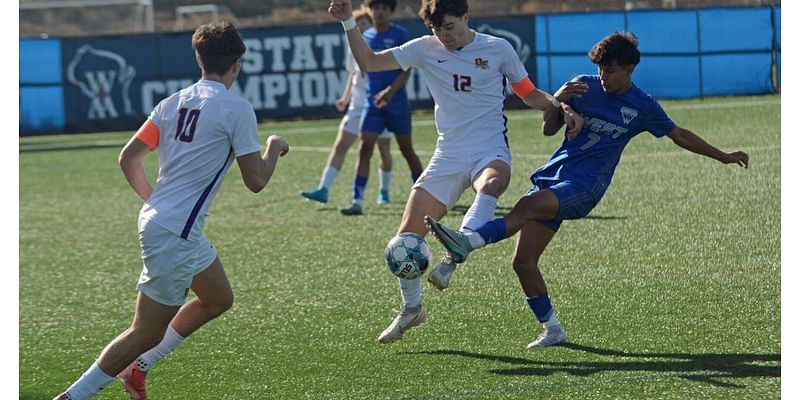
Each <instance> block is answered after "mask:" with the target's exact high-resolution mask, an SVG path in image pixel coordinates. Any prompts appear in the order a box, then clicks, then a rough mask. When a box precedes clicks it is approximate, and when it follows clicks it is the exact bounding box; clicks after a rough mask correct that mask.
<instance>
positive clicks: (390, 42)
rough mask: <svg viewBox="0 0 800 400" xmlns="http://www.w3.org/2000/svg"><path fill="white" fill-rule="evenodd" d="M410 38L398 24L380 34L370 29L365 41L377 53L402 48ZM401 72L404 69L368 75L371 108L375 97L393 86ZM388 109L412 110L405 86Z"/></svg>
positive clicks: (366, 32) (365, 33)
mask: <svg viewBox="0 0 800 400" xmlns="http://www.w3.org/2000/svg"><path fill="white" fill-rule="evenodd" d="M410 38H411V35H409V33H408V31H407V30H406V28H403V27H402V26H400V25H397V24H389V29H387V30H385V31H383V32H378V31H377V30H376V29H375V28H374V27H372V28H369V29H367V30H366V31H365V32H364V40H365V41H366V42H367V45H369V47H370V48H372V51H374V52H376V53H377V52H380V51H383V50H386V49H390V48H392V47H396V46H400V45H401V44H403V43H405V42H407V41H408V40H409V39H410ZM401 72H403V70H402V69H394V70H391V71H381V72H369V73H367V79H368V81H369V84H368V85H367V97H368V101H369V105H370V106H374V104H375V95H376V94H377V93H379V92H380V91H381V90H383V89H385V88H386V87H387V86H389V85H391V84H392V82H394V80H395V79H397V76H398V75H400V73H401ZM386 108H387V109H392V110H397V109H403V108H405V109H408V110H410V109H411V107H410V105H409V104H408V95H406V88H405V86H403V87H402V88H401V89H400V90H398V91H397V92H396V93H395V94H394V96H393V97H392V100H391V102H389V105H388V106H386Z"/></svg>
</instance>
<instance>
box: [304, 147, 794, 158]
mask: <svg viewBox="0 0 800 400" xmlns="http://www.w3.org/2000/svg"><path fill="white" fill-rule="evenodd" d="M780 148H781V146H780V145H766V146H757V147H748V148H746V149H743V150H744V151H746V152H747V153H754V152H761V151H768V150H778V149H780ZM289 151H290V152H292V151H298V152H306V153H329V152H330V151H331V148H330V147H312V146H292V147H291V149H290V150H289ZM416 152H417V155H420V156H432V155H433V152H432V151H426V150H416ZM684 154H687V155H691V154H692V153H690V152H688V151H686V150H680V149H679V150H670V151H657V152H650V153H644V154H630V155H627V156H626V155H623V158H624V159H626V160H633V159H637V158H644V157H659V156H680V155H684ZM392 155H393V156H401V155H402V154H401V153H400V150H392ZM551 155H552V154H551V153H517V152H514V149H513V148H512V149H511V157H512V158H516V159H519V158H524V159H531V160H547V159H548V158H550V156H551Z"/></svg>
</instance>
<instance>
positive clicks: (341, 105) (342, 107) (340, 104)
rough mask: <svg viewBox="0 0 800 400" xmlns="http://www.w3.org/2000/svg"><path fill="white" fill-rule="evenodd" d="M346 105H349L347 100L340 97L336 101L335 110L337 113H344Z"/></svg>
mask: <svg viewBox="0 0 800 400" xmlns="http://www.w3.org/2000/svg"><path fill="white" fill-rule="evenodd" d="M347 103H349V101H347V99H345V98H344V97H340V98H339V99H338V100H336V109H337V110H339V112H344V110H346V109H347Z"/></svg>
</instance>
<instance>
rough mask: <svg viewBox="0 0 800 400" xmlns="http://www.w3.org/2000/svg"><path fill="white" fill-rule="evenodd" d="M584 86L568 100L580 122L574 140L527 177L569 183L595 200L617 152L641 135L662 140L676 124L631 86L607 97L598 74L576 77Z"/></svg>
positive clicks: (616, 159) (611, 170)
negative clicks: (580, 124)
mask: <svg viewBox="0 0 800 400" xmlns="http://www.w3.org/2000/svg"><path fill="white" fill-rule="evenodd" d="M578 79H580V80H581V81H582V82H584V83H586V84H588V85H589V90H588V91H587V92H586V93H584V94H583V95H582V97H579V98H578V97H575V98H572V99H570V100H569V101H567V104H569V105H570V106H571V107H572V108H573V109H574V110H575V111H576V112H577V113H579V114H580V115H581V116H582V117H583V118H584V120H585V122H584V125H583V128H582V129H581V131H580V133H579V134H578V136H576V137H575V138H574V139H572V140H571V141H567V139H566V136H565V137H564V141H563V142H562V143H561V146H560V147H559V148H558V149H557V150H556V152H555V153H554V154H553V156H552V157H550V160H549V161H548V162H547V163H546V164H545V165H543V166H542V167H540V168H539V169H538V170H536V171H535V172H534V173H533V174H532V175H531V181H533V182H534V183H535V182H536V180H558V181H564V180H571V181H573V182H576V183H577V184H579V185H581V186H583V187H584V188H585V189H587V190H589V191H591V192H592V194H593V195H594V197H595V199H596V200H597V201H599V200H600V198H601V197H602V196H603V194H604V193H605V191H606V189H607V188H608V185H609V184H611V177H612V176H613V175H614V170H615V169H616V168H617V164H618V163H619V158H620V156H621V155H622V150H624V149H625V146H626V145H627V144H628V142H629V141H630V140H631V139H633V137H634V136H636V135H638V134H639V133H641V132H643V131H648V132H650V133H651V134H652V135H653V136H655V137H663V136H665V135H667V134H669V133H670V132H672V130H673V129H675V126H676V125H675V123H674V122H672V120H671V119H670V118H669V116H667V114H666V113H665V112H664V110H663V109H662V108H661V106H660V105H659V104H658V102H656V100H655V99H654V98H653V97H651V96H650V95H649V94H647V93H645V92H643V91H642V90H641V89H639V87H637V86H636V85H633V86H631V88H630V89H629V90H628V91H626V92H625V93H623V94H622V95H614V94H608V93H606V92H605V91H604V90H603V87H602V86H601V85H600V77H599V76H597V75H593V76H588V75H583V76H580V77H578Z"/></svg>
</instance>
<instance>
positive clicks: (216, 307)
mask: <svg viewBox="0 0 800 400" xmlns="http://www.w3.org/2000/svg"><path fill="white" fill-rule="evenodd" d="M231 307H233V293H231V294H230V295H229V296H225V297H223V298H221V299H219V300H218V301H216V302H214V304H212V305H211V311H212V314H214V316H215V317H218V316H220V315H222V314H223V313H225V311H228V310H230V309H231Z"/></svg>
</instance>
